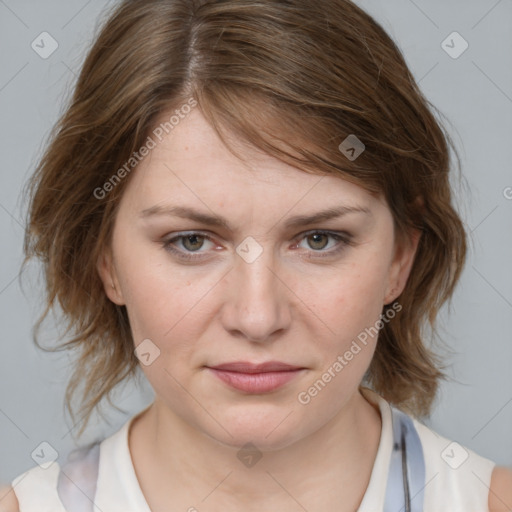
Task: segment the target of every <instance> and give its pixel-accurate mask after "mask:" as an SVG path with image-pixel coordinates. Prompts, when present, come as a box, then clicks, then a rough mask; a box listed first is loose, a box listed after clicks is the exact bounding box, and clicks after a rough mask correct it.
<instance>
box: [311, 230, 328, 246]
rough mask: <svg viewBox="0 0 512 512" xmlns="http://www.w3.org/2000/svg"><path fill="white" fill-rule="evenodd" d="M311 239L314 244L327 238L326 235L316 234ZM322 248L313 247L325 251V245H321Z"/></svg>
mask: <svg viewBox="0 0 512 512" xmlns="http://www.w3.org/2000/svg"><path fill="white" fill-rule="evenodd" d="M311 238H313V244H316V243H318V238H320V239H321V238H325V235H324V234H322V233H316V234H314V235H311ZM320 245H321V247H313V248H314V249H323V248H324V247H325V244H323V245H322V244H320Z"/></svg>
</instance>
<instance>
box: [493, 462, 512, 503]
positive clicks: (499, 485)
mask: <svg viewBox="0 0 512 512" xmlns="http://www.w3.org/2000/svg"><path fill="white" fill-rule="evenodd" d="M510 510H512V469H509V468H506V467H503V466H496V467H495V468H494V471H493V472H492V477H491V487H490V489H489V512H509V511H510Z"/></svg>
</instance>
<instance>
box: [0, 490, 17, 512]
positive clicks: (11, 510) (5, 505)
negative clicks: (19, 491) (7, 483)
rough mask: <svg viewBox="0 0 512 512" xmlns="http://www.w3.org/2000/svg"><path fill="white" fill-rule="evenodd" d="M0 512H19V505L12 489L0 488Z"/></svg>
mask: <svg viewBox="0 0 512 512" xmlns="http://www.w3.org/2000/svg"><path fill="white" fill-rule="evenodd" d="M0 512H19V504H18V500H17V498H16V495H15V494H14V490H13V489H12V487H2V486H0Z"/></svg>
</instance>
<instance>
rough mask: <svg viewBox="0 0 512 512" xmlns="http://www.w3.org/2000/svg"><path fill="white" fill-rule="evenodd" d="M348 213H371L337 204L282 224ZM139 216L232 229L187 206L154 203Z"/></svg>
mask: <svg viewBox="0 0 512 512" xmlns="http://www.w3.org/2000/svg"><path fill="white" fill-rule="evenodd" d="M350 213H364V214H366V215H371V211H370V209H368V208H366V207H363V206H339V207H337V208H327V209H325V210H321V211H319V212H316V213H313V214H310V215H296V216H295V217H290V218H289V219H287V220H286V222H285V223H284V225H285V227H286V228H297V227H300V226H307V225H310V224H315V223H317V222H322V221H326V220H330V219H335V218H339V217H342V216H344V215H347V214H350ZM139 216H140V217H141V218H144V219H146V218H148V217H153V216H170V217H180V218H183V219H190V220H194V221H196V222H199V223H201V224H206V225H208V226H216V227H223V228H225V229H226V230H228V231H233V228H232V227H231V225H230V224H229V222H228V221H227V220H226V219H225V218H224V217H221V216H217V215H209V214H206V213H203V212H200V211H199V210H194V209H193V208H189V207H187V206H162V205H155V206H152V207H150V208H146V209H145V210H142V211H141V212H140V215H139Z"/></svg>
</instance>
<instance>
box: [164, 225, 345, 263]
mask: <svg viewBox="0 0 512 512" xmlns="http://www.w3.org/2000/svg"><path fill="white" fill-rule="evenodd" d="M193 235H199V236H200V237H204V238H205V239H207V240H209V241H210V242H213V239H212V238H211V237H210V236H208V235H207V234H205V233H201V232H200V231H190V232H186V233H182V234H180V235H178V236H175V237H173V238H171V239H169V240H165V241H163V242H162V246H163V248H164V249H165V250H166V251H168V252H170V253H171V254H173V255H175V256H177V257H178V258H179V259H182V260H187V261H193V260H196V261H197V260H200V259H203V257H202V256H196V255H192V253H190V252H189V253H186V252H183V251H181V250H178V249H175V248H174V247H173V244H174V242H176V241H178V240H182V239H184V238H187V237H189V236H193ZM311 235H328V236H330V237H331V238H333V239H335V240H336V241H337V242H339V243H338V246H337V247H336V248H335V249H331V250H329V251H323V250H318V251H314V250H312V252H313V253H316V254H315V256H313V258H326V257H332V256H335V255H337V254H339V253H340V252H341V251H343V250H344V249H345V247H346V246H349V245H352V235H351V234H349V233H346V232H344V233H333V232H332V231H318V230H316V231H315V230H314V231H308V232H306V233H303V234H301V235H300V237H299V238H298V240H299V242H300V241H302V240H303V239H304V238H307V237H308V236H311ZM198 254H199V253H198Z"/></svg>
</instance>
